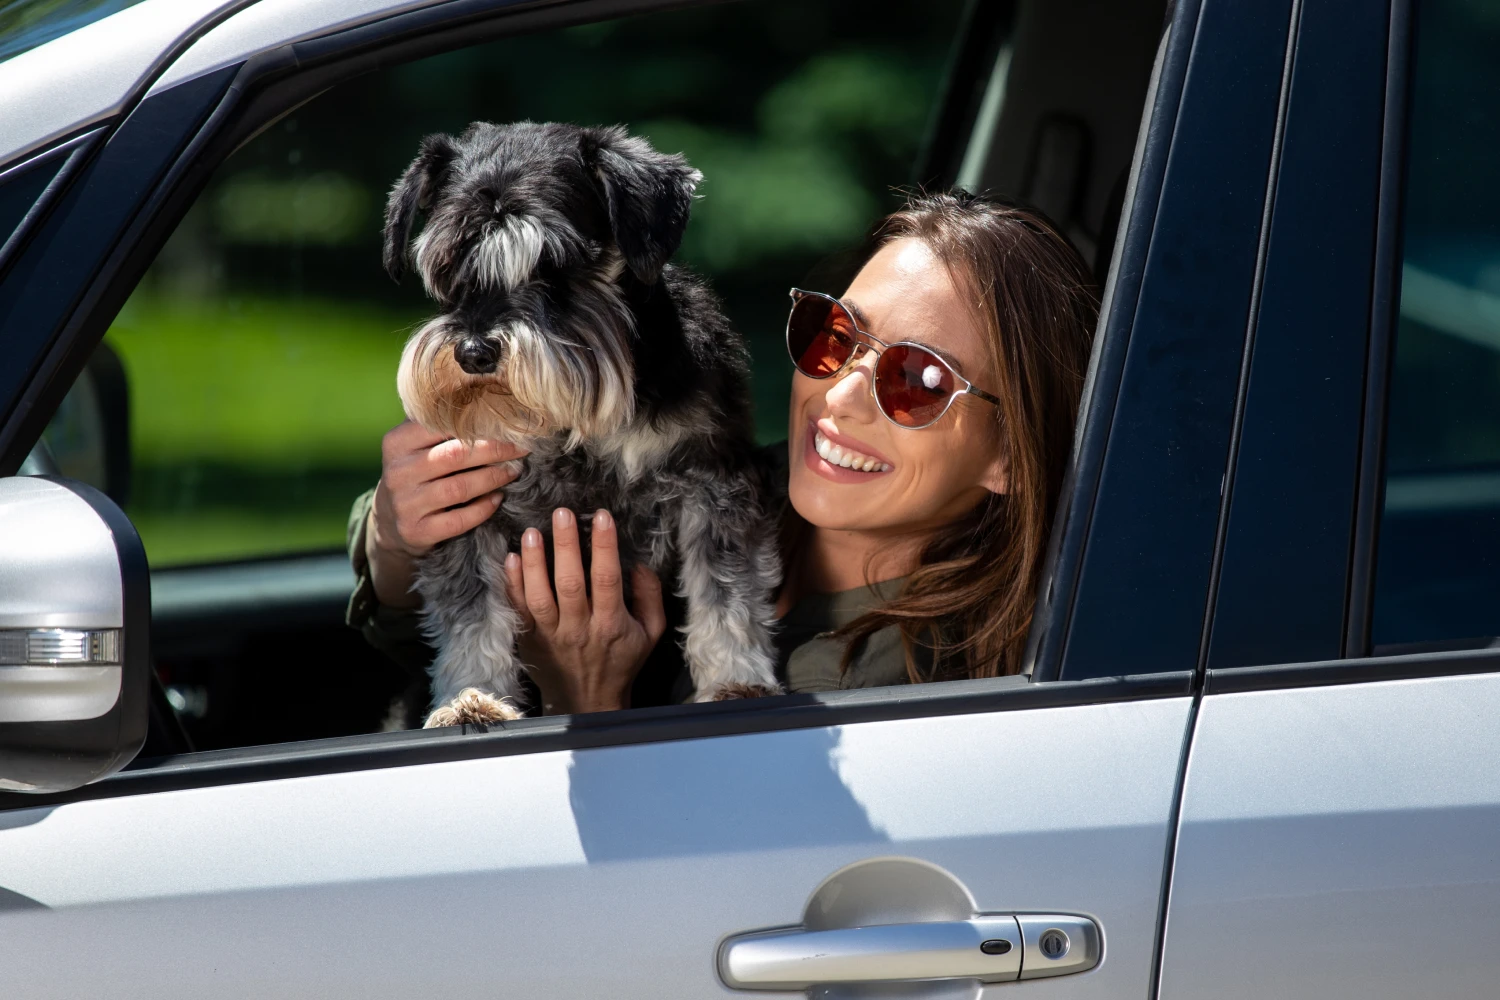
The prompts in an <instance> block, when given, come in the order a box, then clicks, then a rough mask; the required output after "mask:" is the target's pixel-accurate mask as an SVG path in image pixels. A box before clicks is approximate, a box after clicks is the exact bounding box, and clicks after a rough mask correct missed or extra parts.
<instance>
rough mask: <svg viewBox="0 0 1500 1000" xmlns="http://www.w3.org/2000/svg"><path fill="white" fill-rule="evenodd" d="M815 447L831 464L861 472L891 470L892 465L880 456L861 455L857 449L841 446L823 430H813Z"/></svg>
mask: <svg viewBox="0 0 1500 1000" xmlns="http://www.w3.org/2000/svg"><path fill="white" fill-rule="evenodd" d="M813 448H815V449H816V450H817V452H818V457H819V458H821V459H822V460H823V461H825V462H827V463H828V464H829V465H842V466H843V467H844V468H846V469H855V470H857V471H859V472H890V471H891V467H890V465H888V464H887V463H885V462H882V461H880V459H878V458H871V457H870V456H869V455H861V454H860V453H859V452H857V451H851V450H849V449H848V448H840V447H839V446H838V445H836V444H834V443H833V442H832V441H829V440H828V439H827V438H826V437H824V436H823V434H822V432H821V431H814V432H813Z"/></svg>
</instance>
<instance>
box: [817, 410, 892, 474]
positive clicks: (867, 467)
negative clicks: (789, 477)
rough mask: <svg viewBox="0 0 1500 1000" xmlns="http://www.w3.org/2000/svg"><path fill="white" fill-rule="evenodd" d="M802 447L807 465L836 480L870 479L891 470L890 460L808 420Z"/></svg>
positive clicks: (818, 472)
mask: <svg viewBox="0 0 1500 1000" xmlns="http://www.w3.org/2000/svg"><path fill="white" fill-rule="evenodd" d="M835 438H836V439H835ZM802 451H803V456H802V458H803V462H804V463H805V464H806V465H807V467H808V468H809V469H811V470H812V471H813V472H816V473H817V474H818V475H820V476H822V477H823V478H824V479H827V480H830V481H831V482H835V483H864V482H869V481H870V480H871V479H874V478H876V477H877V476H883V475H885V474H886V473H888V472H890V471H891V464H890V463H889V462H887V461H885V460H884V459H883V458H882V457H881V456H879V455H875V454H872V453H870V452H867V451H862V450H861V449H860V448H859V447H858V446H856V445H855V444H854V442H853V441H851V440H850V439H849V438H845V437H843V436H842V435H837V436H835V435H834V434H831V433H829V432H826V431H824V430H823V429H822V428H820V427H818V426H817V424H816V423H813V422H811V421H809V422H808V425H807V438H806V440H805V442H804V444H803V449H802Z"/></svg>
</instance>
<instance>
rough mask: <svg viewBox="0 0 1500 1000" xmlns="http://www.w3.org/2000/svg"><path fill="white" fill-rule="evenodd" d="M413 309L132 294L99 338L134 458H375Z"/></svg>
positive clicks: (278, 463)
mask: <svg viewBox="0 0 1500 1000" xmlns="http://www.w3.org/2000/svg"><path fill="white" fill-rule="evenodd" d="M420 319H421V317H420V316H403V315H400V314H395V313H392V312H391V311H389V310H387V309H381V308H372V307H369V306H363V305H360V304H358V303H350V302H337V301H319V300H308V299H303V300H298V299H262V298H246V297H240V296H234V297H226V298H222V299H220V298H206V299H184V298H175V297H173V298H168V297H158V296H153V295H150V294H146V295H140V294H137V295H135V296H133V297H132V298H131V299H130V301H129V302H128V303H126V305H125V308H124V309H122V310H121V312H120V315H119V317H118V318H117V319H116V320H115V322H114V325H113V326H111V327H110V329H109V333H108V334H107V340H108V341H109V343H110V344H112V345H113V346H114V348H115V350H116V351H117V352H119V354H120V358H121V360H122V361H123V362H124V365H125V372H126V375H127V376H128V378H129V380H130V390H131V399H132V405H131V414H130V417H131V443H132V450H133V453H134V455H135V459H136V461H137V462H142V463H147V464H154V463H173V462H182V461H191V460H194V459H223V458H225V457H226V456H233V457H234V459H235V461H237V462H240V463H244V464H247V465H267V466H273V467H278V468H288V467H293V468H295V467H299V466H302V465H305V464H307V463H309V462H331V463H333V464H345V463H348V462H350V461H351V460H358V459H360V458H361V457H362V458H364V459H366V460H372V461H374V462H375V463H376V464H377V467H378V463H379V458H380V436H381V434H383V433H384V432H385V431H386V430H389V429H390V428H391V427H392V426H394V425H395V424H397V423H399V422H400V421H401V419H402V413H401V401H400V400H399V399H398V398H397V396H396V364H397V362H398V361H399V360H400V358H401V345H402V344H403V343H404V342H405V339H406V334H407V333H408V332H409V331H410V330H411V329H412V327H413V326H414V325H415V324H416V323H417V322H418V321H420Z"/></svg>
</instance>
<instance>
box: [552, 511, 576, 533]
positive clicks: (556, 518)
mask: <svg viewBox="0 0 1500 1000" xmlns="http://www.w3.org/2000/svg"><path fill="white" fill-rule="evenodd" d="M552 523H553V524H555V525H557V526H558V527H559V528H566V527H568V526H570V525H571V524H572V523H573V512H572V511H571V510H569V509H568V508H566V507H559V508H558V509H557V510H555V511H553V512H552Z"/></svg>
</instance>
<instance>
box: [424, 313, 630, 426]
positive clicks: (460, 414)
mask: <svg viewBox="0 0 1500 1000" xmlns="http://www.w3.org/2000/svg"><path fill="white" fill-rule="evenodd" d="M611 314H613V315H611ZM450 323H451V320H450V319H449V318H448V317H446V316H440V317H438V318H437V319H434V320H432V321H430V322H428V323H427V324H426V325H425V326H423V327H422V328H421V329H419V330H418V331H417V332H416V333H414V334H413V335H412V336H411V338H410V339H409V340H408V341H407V343H406V348H405V349H404V350H403V351H402V353H401V367H400V369H399V370H398V372H397V376H396V388H397V392H398V393H399V394H400V396H401V403H402V405H403V406H404V407H405V409H406V415H407V416H408V417H410V418H411V419H412V420H415V421H416V422H417V423H419V424H421V425H422V426H424V427H426V428H428V429H429V430H431V431H434V432H436V433H439V434H448V435H451V436H453V437H456V438H458V439H459V440H462V441H476V440H480V439H489V440H524V439H527V438H538V437H545V436H551V435H553V434H557V433H559V432H564V431H565V432H567V434H568V442H567V443H568V446H569V447H576V446H577V445H578V444H580V443H582V442H583V441H585V440H588V439H597V438H600V437H603V436H606V435H609V434H612V433H614V432H616V431H618V430H620V429H621V428H623V427H625V426H627V425H628V424H629V423H630V421H631V419H632V418H633V417H634V415H635V395H634V393H633V391H632V384H633V382H634V369H633V366H632V364H631V356H630V350H629V347H628V343H629V336H630V329H629V325H628V323H627V322H625V320H624V317H623V316H621V315H620V314H619V313H618V312H617V311H615V310H607V309H606V310H593V309H590V310H585V314H584V315H582V316H580V317H578V322H577V323H576V324H575V325H576V326H577V327H578V328H579V329H578V331H577V332H576V333H575V334H574V335H572V336H569V335H566V334H563V335H558V334H553V335H551V336H548V335H545V334H543V333H542V332H541V331H539V330H538V329H536V327H534V326H532V325H531V324H530V323H527V322H525V321H523V320H514V319H513V320H508V321H506V322H505V324H504V325H503V326H502V327H501V328H500V329H499V330H498V331H497V332H496V334H495V336H496V339H498V340H499V342H500V344H501V360H500V365H499V368H498V369H497V370H496V371H495V372H494V373H493V374H489V375H471V374H469V373H468V372H465V371H464V370H463V369H462V368H460V367H459V365H458V362H457V361H456V360H454V357H453V344H454V342H455V340H456V339H457V338H455V337H454V336H453V335H452V333H451V327H450ZM585 331H586V336H583V335H582V334H584V333H585Z"/></svg>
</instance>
